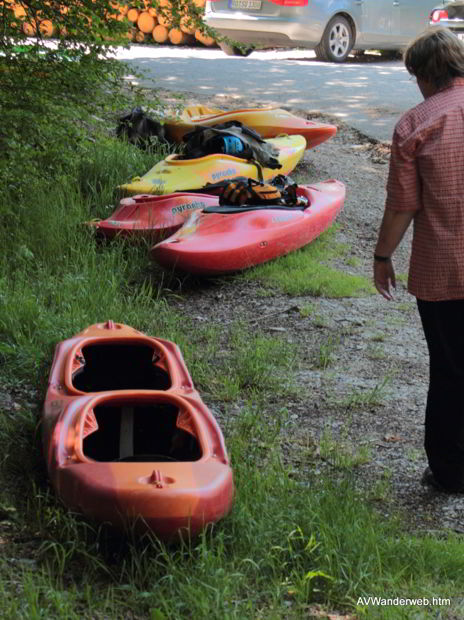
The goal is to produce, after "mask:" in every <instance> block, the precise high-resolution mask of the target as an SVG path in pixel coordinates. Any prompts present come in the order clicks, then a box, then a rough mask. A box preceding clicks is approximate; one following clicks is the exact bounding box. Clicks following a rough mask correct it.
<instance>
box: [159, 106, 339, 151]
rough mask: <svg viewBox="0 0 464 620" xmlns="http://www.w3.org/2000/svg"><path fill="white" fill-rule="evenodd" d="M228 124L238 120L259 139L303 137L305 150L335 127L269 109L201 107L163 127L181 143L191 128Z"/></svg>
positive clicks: (330, 134) (335, 131)
mask: <svg viewBox="0 0 464 620" xmlns="http://www.w3.org/2000/svg"><path fill="white" fill-rule="evenodd" d="M229 121H238V122H240V123H242V124H243V125H246V126H248V127H251V128H252V129H254V130H255V131H257V132H258V133H259V134H260V136H261V137H262V138H275V137H277V136H278V135H280V134H288V135H300V136H304V138H305V139H306V148H307V149H312V148H314V147H315V146H318V145H319V144H321V143H322V142H325V141H326V140H328V139H329V138H331V137H332V136H334V135H335V134H336V133H337V127H336V126H335V125H331V124H330V123H320V122H318V121H311V120H308V119H305V118H301V117H299V116H295V115H294V114H292V113H291V112H288V111H287V110H284V109H283V108H278V107H273V106H269V107H265V108H242V109H238V110H221V109H219V108H210V107H208V106H203V105H196V106H195V105H194V106H188V107H187V108H185V110H184V111H183V113H182V114H181V116H180V117H179V118H176V119H166V120H165V122H164V127H165V129H166V132H167V134H168V136H169V137H170V138H171V140H175V141H176V142H182V140H183V137H184V135H185V134H186V133H188V132H189V131H193V130H194V129H195V127H198V126H200V125H201V126H207V127H214V125H218V124H221V123H227V122H229Z"/></svg>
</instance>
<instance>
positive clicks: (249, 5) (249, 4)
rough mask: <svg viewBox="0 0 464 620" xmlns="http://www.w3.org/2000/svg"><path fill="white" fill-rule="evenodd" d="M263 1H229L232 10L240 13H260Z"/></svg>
mask: <svg viewBox="0 0 464 620" xmlns="http://www.w3.org/2000/svg"><path fill="white" fill-rule="evenodd" d="M261 1H262V0H229V8H230V9H238V10H240V11H259V10H260V9H261Z"/></svg>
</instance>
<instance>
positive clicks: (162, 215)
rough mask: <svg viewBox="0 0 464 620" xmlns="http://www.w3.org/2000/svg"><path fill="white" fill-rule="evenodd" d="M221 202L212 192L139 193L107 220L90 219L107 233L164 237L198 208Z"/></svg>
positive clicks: (92, 224) (105, 234)
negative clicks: (156, 194)
mask: <svg viewBox="0 0 464 620" xmlns="http://www.w3.org/2000/svg"><path fill="white" fill-rule="evenodd" d="M218 204H219V198H218V197H217V196H212V195H209V194H201V193H200V194H199V193H193V192H177V193H174V194H169V195H167V196H155V195H153V194H138V195H137V196H132V197H130V198H123V199H122V200H121V202H120V203H119V207H118V208H117V209H116V211H114V213H113V214H112V215H110V217H108V218H107V219H106V220H97V221H93V222H89V223H90V225H91V226H94V227H95V228H96V229H97V231H98V232H99V233H101V234H103V235H104V236H105V237H108V238H110V239H112V238H113V237H115V236H117V235H123V236H137V237H139V236H144V237H146V236H147V237H150V238H151V239H153V240H154V239H158V240H159V239H163V238H165V237H167V236H169V235H172V233H174V232H175V231H176V230H178V229H179V228H180V227H181V226H182V224H184V223H185V220H186V219H187V218H188V216H189V215H190V214H191V212H192V211H194V210H195V209H204V208H205V207H209V206H214V205H218Z"/></svg>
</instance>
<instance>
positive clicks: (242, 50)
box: [219, 42, 254, 56]
mask: <svg viewBox="0 0 464 620" xmlns="http://www.w3.org/2000/svg"><path fill="white" fill-rule="evenodd" d="M219 47H220V48H221V49H222V51H223V52H224V54H226V55H227V56H249V55H250V54H251V52H252V51H253V50H254V48H253V47H237V46H236V45H230V44H229V43H222V42H221V43H219Z"/></svg>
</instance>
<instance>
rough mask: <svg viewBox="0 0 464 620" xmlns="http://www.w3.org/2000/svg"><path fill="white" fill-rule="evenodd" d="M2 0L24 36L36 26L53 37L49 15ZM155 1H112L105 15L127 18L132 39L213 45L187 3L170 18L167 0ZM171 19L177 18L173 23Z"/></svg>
mask: <svg viewBox="0 0 464 620" xmlns="http://www.w3.org/2000/svg"><path fill="white" fill-rule="evenodd" d="M6 2H8V4H10V7H11V9H12V10H13V12H14V15H15V18H16V19H17V20H18V21H20V22H21V29H22V31H23V33H24V34H25V35H26V36H28V37H32V36H35V35H36V34H37V29H38V28H39V29H40V33H41V34H42V36H43V37H53V36H56V35H57V34H58V32H57V29H56V27H55V26H54V24H53V22H52V21H51V20H50V19H43V20H39V19H31V18H30V16H28V15H27V12H26V9H25V7H24V6H23V5H22V4H16V3H14V1H13V2H12V0H6ZM192 2H193V4H195V6H196V7H197V8H199V9H200V10H201V9H203V7H204V5H205V0H192ZM1 4H2V2H1V1H0V5H1ZM176 4H177V3H176ZM157 5H158V7H159V8H158V9H156V8H154V7H153V6H152V2H151V1H150V0H145V6H144V7H142V8H141V7H140V6H139V7H134V6H131V5H128V4H119V3H117V2H112V3H111V6H112V8H113V10H114V13H111V14H108V15H107V17H108V19H117V20H118V21H122V20H124V19H127V20H128V21H129V22H130V23H131V24H132V27H131V28H130V30H129V31H128V33H127V36H128V38H129V39H131V40H132V41H135V42H136V43H144V42H150V41H151V40H154V41H155V42H156V43H164V44H166V43H172V44H173V45H192V44H194V43H195V42H197V43H200V44H202V45H205V46H208V47H209V46H212V45H215V43H216V41H215V40H214V39H213V38H212V37H210V36H207V35H205V34H203V33H202V32H201V31H200V30H199V29H198V28H197V27H196V26H195V24H194V21H193V19H192V18H191V16H190V15H189V10H188V6H187V5H185V7H184V10H183V13H184V14H183V15H182V16H181V18H180V20H179V19H177V20H174V16H173V12H172V8H173V7H172V4H171V0H158V2H157ZM61 10H62V12H66V11H67V7H65V6H63V7H62V9H61ZM175 21H177V22H178V23H177V25H176V24H175V23H174V22H175ZM90 24H91V22H90V20H89V25H90ZM60 34H61V36H66V31H65V30H63V29H61V31H60Z"/></svg>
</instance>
